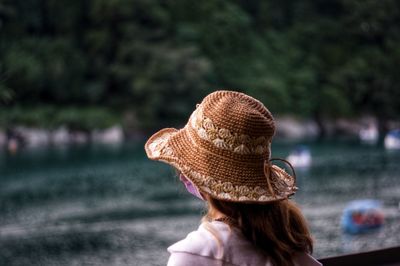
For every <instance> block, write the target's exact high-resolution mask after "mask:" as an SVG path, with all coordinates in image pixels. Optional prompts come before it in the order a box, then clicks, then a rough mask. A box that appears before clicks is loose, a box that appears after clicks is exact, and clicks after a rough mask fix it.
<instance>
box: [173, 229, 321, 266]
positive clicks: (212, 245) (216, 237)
mask: <svg viewBox="0 0 400 266" xmlns="http://www.w3.org/2000/svg"><path fill="white" fill-rule="evenodd" d="M210 226H211V227H212V229H214V230H212V231H213V232H214V234H213V233H212V232H211V230H209V229H208V228H207V227H210ZM168 251H169V252H170V253H171V256H170V258H169V260H168V265H167V266H203V265H204V266H261V265H262V266H272V263H271V261H270V259H269V258H268V256H266V255H264V253H262V252H261V251H260V250H259V249H257V248H256V247H255V246H254V245H253V244H252V243H250V241H248V240H247V239H246V238H245V237H244V236H243V234H242V233H241V232H240V230H239V229H237V228H235V227H229V226H228V225H227V224H225V223H223V222H219V221H213V222H211V223H208V225H205V224H204V223H203V224H201V225H200V226H199V228H198V230H197V231H193V232H191V233H189V234H188V235H187V237H186V238H185V239H183V240H181V241H179V242H177V243H175V244H173V245H172V246H170V247H169V248H168ZM294 263H295V265H296V266H297V265H298V266H300V265H301V266H303V265H304V266H320V265H322V264H321V263H319V262H318V261H317V260H315V259H314V258H313V257H312V256H310V255H309V254H307V253H300V254H297V255H296V256H295V257H294Z"/></svg>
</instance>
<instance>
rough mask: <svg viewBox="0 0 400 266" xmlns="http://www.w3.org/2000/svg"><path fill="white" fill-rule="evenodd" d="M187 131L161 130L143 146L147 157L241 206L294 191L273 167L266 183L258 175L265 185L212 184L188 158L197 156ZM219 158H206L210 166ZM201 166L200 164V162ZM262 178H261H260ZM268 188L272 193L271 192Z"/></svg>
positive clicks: (292, 183) (203, 189) (280, 197)
mask: <svg viewBox="0 0 400 266" xmlns="http://www.w3.org/2000/svg"><path fill="white" fill-rule="evenodd" d="M188 130H189V129H188V128H187V127H185V128H183V129H180V130H178V129H175V128H165V129H162V130H160V131H158V132H157V133H155V134H154V135H152V136H151V137H150V138H149V139H148V141H147V142H146V144H145V150H146V154H147V156H148V157H149V158H150V159H152V160H156V161H162V162H165V163H167V164H169V165H172V166H173V167H175V168H177V169H178V170H179V171H180V172H181V173H182V174H183V175H185V177H186V178H188V179H189V180H190V181H191V182H192V183H194V184H195V185H196V186H197V188H198V189H199V191H201V192H203V193H206V194H208V195H210V196H211V197H213V198H216V199H220V200H225V201H234V202H243V203H268V202H273V201H278V200H283V199H286V198H288V197H289V196H291V195H293V194H294V193H295V192H296V190H297V187H296V186H295V179H294V178H293V176H291V175H289V174H288V173H286V171H285V170H284V169H282V168H280V167H278V166H276V165H271V166H270V167H269V175H270V176H269V183H270V185H269V184H268V182H267V181H266V180H267V178H266V177H265V176H264V172H260V180H262V182H265V183H264V184H260V185H257V186H253V187H251V186H243V185H242V186H238V185H234V184H232V183H231V182H221V181H216V180H215V178H213V177H212V176H207V175H204V174H202V173H200V171H198V170H197V169H199V168H198V165H197V163H199V162H198V160H194V159H193V158H192V155H196V154H198V153H200V150H199V149H198V147H194V146H193V141H191V139H190V136H189V133H188ZM218 159H220V158H211V156H210V158H207V160H208V161H210V162H214V163H215V161H216V160H218ZM202 163H203V164H204V162H202ZM261 175H262V176H261ZM271 187H272V190H273V191H272V192H271V189H267V188H271Z"/></svg>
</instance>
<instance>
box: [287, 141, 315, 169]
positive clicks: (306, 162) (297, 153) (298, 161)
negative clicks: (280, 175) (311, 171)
mask: <svg viewBox="0 0 400 266" xmlns="http://www.w3.org/2000/svg"><path fill="white" fill-rule="evenodd" d="M286 159H287V160H288V161H289V162H290V163H291V164H292V165H293V167H297V168H307V167H310V165H311V162H312V157H311V152H310V149H309V148H307V147H306V146H304V145H299V146H297V147H296V148H295V149H294V150H293V151H292V152H291V153H290V154H289V156H288V157H287V158H286Z"/></svg>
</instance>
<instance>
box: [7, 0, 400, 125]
mask: <svg viewBox="0 0 400 266" xmlns="http://www.w3.org/2000/svg"><path fill="white" fill-rule="evenodd" d="M399 18H400V4H399V2H398V1H395V0H382V1H374V0H367V1H356V0H351V1H347V0H334V1H310V0H301V1H287V0H285V1H282V0H280V1H278V0H266V1H264V0H256V1H244V0H230V1H224V0H207V1H186V0H177V1H162V0H150V1H149V0H82V1H66V0H43V1H36V0H3V1H2V2H1V3H0V25H1V31H0V104H2V105H3V108H2V111H1V114H2V115H1V117H2V119H3V120H6V121H7V123H8V124H18V123H23V124H40V125H44V126H47V127H55V126H58V125H61V124H66V125H68V126H70V127H73V128H81V129H90V128H95V127H102V126H105V125H106V124H107V125H108V124H110V123H111V121H115V120H118V119H115V116H121V115H122V114H125V113H129V114H132V115H133V116H134V117H135V119H133V120H132V121H135V124H134V125H129V127H130V128H135V129H144V128H153V127H161V126H162V125H164V124H170V123H171V122H172V123H174V124H177V125H178V124H182V123H184V122H185V120H186V119H187V115H188V113H190V112H191V111H192V110H193V108H194V105H195V104H196V103H197V102H198V101H199V100H200V99H201V98H202V97H203V96H204V95H206V94H207V93H209V92H210V91H212V90H215V89H219V88H229V89H236V90H241V91H243V92H246V93H249V94H250V95H253V96H255V97H257V98H259V99H260V100H262V101H263V102H264V103H265V104H266V105H267V106H268V107H269V108H270V109H271V111H273V112H274V113H294V114H296V115H302V116H312V117H315V118H321V117H338V116H353V115H359V114H361V113H365V112H367V113H370V114H373V115H376V116H378V117H379V118H381V119H387V118H399V115H400V101H398V100H397V99H398V97H399V96H400V90H399V88H398V86H399V85H398V84H400V80H399V79H400V76H399V75H398V74H397V72H398V71H397V64H398V62H399V61H400V48H399V47H400V24H399V23H398V21H399ZM26 106H30V108H31V109H32V110H36V111H33V112H28V113H29V114H27V113H26V112H25V111H26V110H27V109H26ZM43 106H45V107H43ZM46 106H47V107H46ZM48 106H51V107H48ZM71 106H73V107H71ZM85 106H91V107H85ZM22 107H23V108H22ZM56 107H57V108H56ZM49 109H51V111H49ZM110 110H113V111H110ZM54 113H56V114H57V115H52V114H54ZM101 117H103V119H101ZM106 121H109V122H106ZM4 123H5V122H3V124H4Z"/></svg>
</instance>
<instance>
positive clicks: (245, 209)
mask: <svg viewBox="0 0 400 266" xmlns="http://www.w3.org/2000/svg"><path fill="white" fill-rule="evenodd" d="M206 197H207V199H208V204H209V209H208V214H207V216H208V217H209V218H215V210H217V211H219V212H221V213H222V214H224V215H226V217H228V218H230V219H231V220H233V221H234V224H233V226H237V227H238V228H239V229H240V230H241V231H242V233H243V235H244V236H245V237H246V238H247V239H248V240H249V241H250V242H251V243H252V244H253V245H254V246H256V247H257V248H259V249H260V250H261V251H262V252H263V253H265V254H266V255H267V256H269V257H270V258H271V261H272V263H273V264H274V265H283V266H286V265H287V266H289V265H290V266H291V265H294V263H293V257H294V256H295V254H296V253H298V252H300V253H301V252H306V253H312V249H313V241H312V238H311V235H310V231H309V229H308V225H307V222H306V220H305V218H304V217H303V215H302V213H301V211H300V209H299V208H298V207H297V206H296V205H295V204H294V203H293V202H292V201H289V200H282V201H276V202H271V203H269V204H246V203H238V202H227V201H221V200H217V199H214V198H212V197H209V196H208V195H207V196H206Z"/></svg>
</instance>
